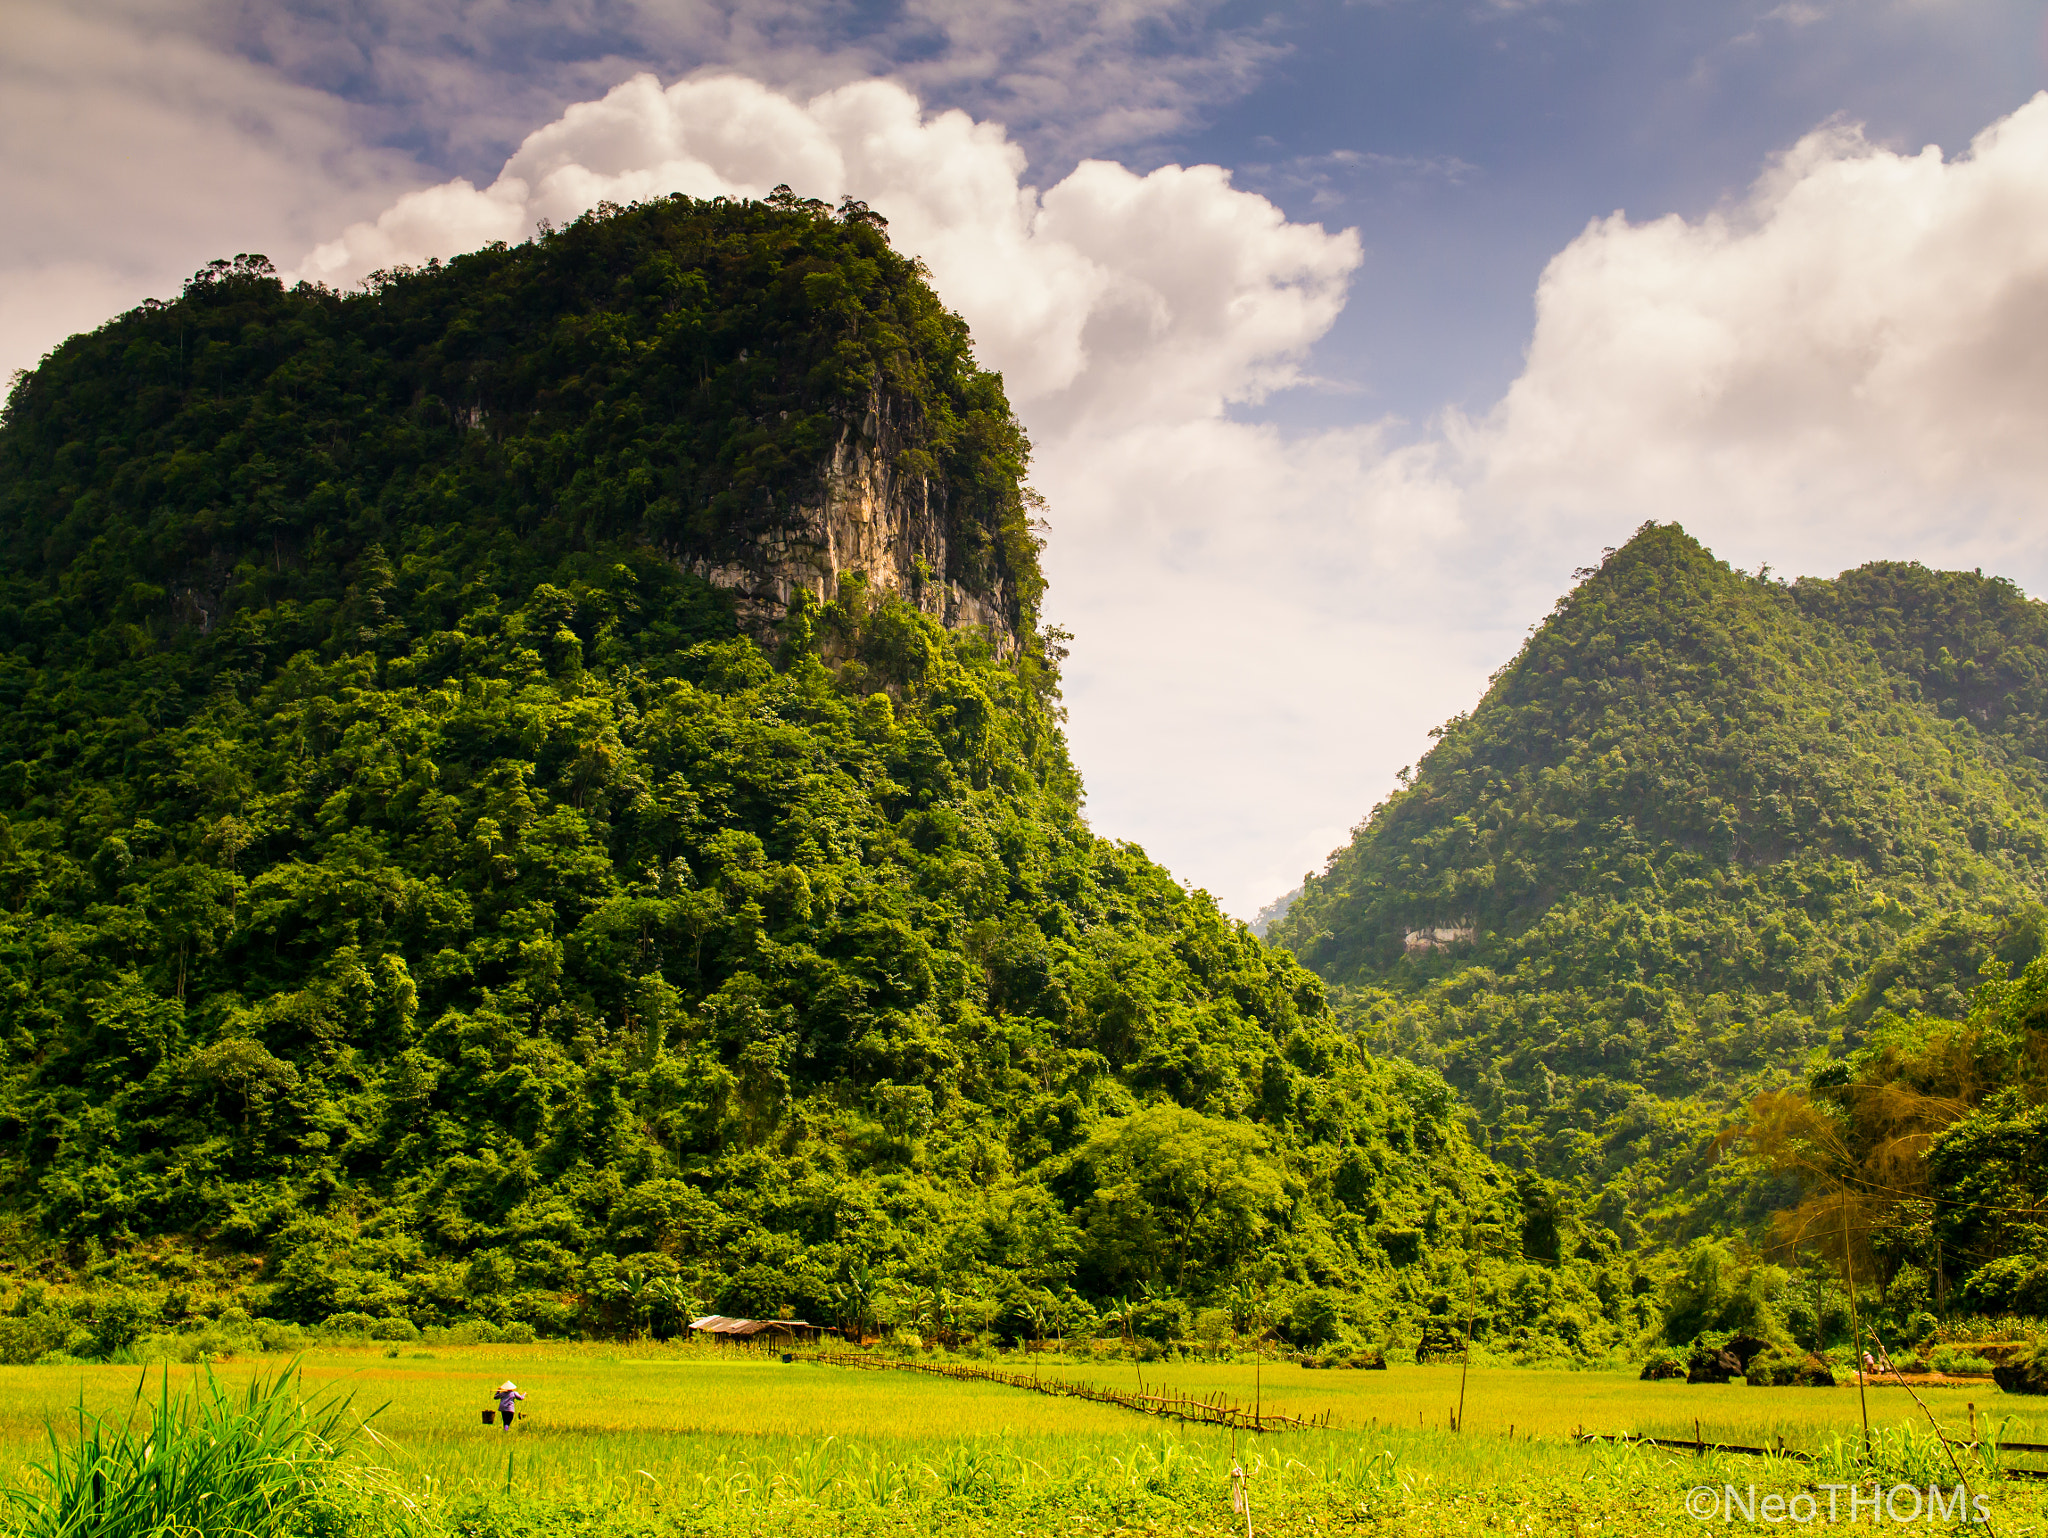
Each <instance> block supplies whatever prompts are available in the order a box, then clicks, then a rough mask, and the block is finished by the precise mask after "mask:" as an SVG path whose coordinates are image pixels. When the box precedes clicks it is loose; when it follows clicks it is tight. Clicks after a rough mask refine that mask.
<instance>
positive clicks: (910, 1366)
mask: <svg viewBox="0 0 2048 1538" xmlns="http://www.w3.org/2000/svg"><path fill="white" fill-rule="evenodd" d="M815 1360H817V1361H820V1362H825V1363H828V1364H829V1365H831V1366H834V1367H854V1368H859V1369H861V1370H862V1371H866V1372H922V1373H929V1374H931V1375H932V1376H933V1377H935V1378H958V1379H960V1380H961V1381H963V1382H967V1383H1000V1384H1003V1385H1004V1386H1005V1387H1008V1388H1022V1389H1030V1390H1031V1391H1032V1392H1033V1393H1038V1394H1051V1395H1053V1396H1054V1397H1055V1398H1059V1399H1085V1400H1087V1401H1088V1402H1089V1403H1090V1404H1113V1405H1117V1406H1120V1407H1121V1408H1123V1409H1126V1410H1135V1411H1137V1412H1138V1413H1139V1414H1141V1415H1163V1416H1166V1417H1168V1418H1170V1419H1172V1420H1180V1421H1188V1422H1191V1423H1193V1424H1195V1425H1198V1426H1222V1427H1225V1428H1226V1429H1228V1430H1231V1431H1322V1430H1327V1429H1328V1428H1329V1424H1330V1412H1329V1411H1327V1410H1325V1411H1324V1412H1323V1413H1322V1414H1321V1415H1320V1416H1314V1417H1311V1418H1309V1419H1303V1418H1302V1417H1300V1416H1297V1415H1274V1414H1270V1413H1265V1412H1263V1411H1261V1410H1256V1409H1253V1408H1252V1407H1250V1406H1247V1405H1241V1404H1234V1403H1232V1402H1231V1401H1230V1400H1228V1399H1226V1398H1224V1397H1223V1395H1222V1394H1220V1393H1218V1394H1214V1395H1212V1396H1210V1397H1208V1398H1206V1399H1202V1398H1196V1397H1195V1396H1193V1395H1189V1394H1167V1393H1159V1394H1133V1393H1126V1392H1125V1391H1124V1390H1122V1389H1113V1388H1100V1387H1098V1386H1096V1385H1095V1384H1092V1383H1078V1382H1075V1381H1073V1380H1071V1379H1067V1378H1042V1377H1040V1376H1039V1375H1038V1374H1036V1373H1024V1372H1001V1371H998V1370H997V1369H995V1368H993V1367H962V1366H956V1365H954V1364H952V1363H945V1362H902V1361H896V1360H893V1359H891V1358H889V1357H881V1356H868V1355H865V1354H856V1353H853V1352H844V1351H841V1352H820V1353H818V1355H817V1357H816V1358H815Z"/></svg>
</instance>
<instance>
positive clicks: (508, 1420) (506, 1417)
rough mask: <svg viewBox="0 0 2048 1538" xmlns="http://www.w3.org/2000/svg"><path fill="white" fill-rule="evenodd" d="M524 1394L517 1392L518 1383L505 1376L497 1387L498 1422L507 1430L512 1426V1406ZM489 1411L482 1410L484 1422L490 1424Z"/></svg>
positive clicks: (522, 1397)
mask: <svg viewBox="0 0 2048 1538" xmlns="http://www.w3.org/2000/svg"><path fill="white" fill-rule="evenodd" d="M525 1397H526V1396H525V1395H524V1394H522V1393H520V1392H519V1385H518V1384H516V1383H514V1382H513V1381H512V1380H511V1379H510V1378H507V1379H506V1380H505V1381H504V1382H503V1383H500V1384H499V1385H498V1388H497V1400H498V1422H499V1424H500V1425H502V1426H503V1427H505V1428H506V1429H507V1430H510V1429H511V1426H512V1407H513V1406H514V1405H515V1404H517V1403H519V1401H520V1400H522V1399H524V1398H525ZM490 1419H491V1412H490V1411H489V1410H486V1411H484V1423H485V1424H486V1425H489V1424H490Z"/></svg>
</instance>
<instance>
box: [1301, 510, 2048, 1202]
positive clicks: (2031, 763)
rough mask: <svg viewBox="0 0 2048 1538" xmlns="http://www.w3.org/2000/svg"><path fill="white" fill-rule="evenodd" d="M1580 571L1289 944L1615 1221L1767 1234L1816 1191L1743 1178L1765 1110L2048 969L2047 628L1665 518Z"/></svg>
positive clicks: (1311, 899) (1950, 578) (1886, 569)
mask: <svg viewBox="0 0 2048 1538" xmlns="http://www.w3.org/2000/svg"><path fill="white" fill-rule="evenodd" d="M1581 578H1582V580H1581V581H1580V582H1579V584H1578V585H1577V586H1576V587H1575V588H1574V589H1573V590H1572V591H1571V592H1569V593H1568V594H1566V595H1565V596H1564V597H1563V598H1562V599H1560V600H1559V602H1558V604H1557V606H1556V609H1555V610H1554V612H1553V613H1552V614H1551V616H1550V617H1549V618H1548V620H1547V621H1546V622H1545V623H1544V624H1543V625H1542V626H1541V627H1540V628H1539V629H1538V631H1537V632H1536V633H1535V634H1534V635H1533V636H1532V637H1531V639H1530V640H1529V642H1528V643H1527V645H1526V646H1525V647H1524V648H1523V650H1522V651H1521V653H1520V655H1518V656H1517V657H1516V658H1515V659H1514V660H1513V662H1511V663H1510V664H1509V665H1508V666H1507V667H1506V668H1504V669H1503V670H1502V671H1501V672H1500V673H1499V674H1498V675H1496V677H1495V679H1494V682H1493V686H1492V687H1491V689H1489V691H1488V692H1487V694H1486V697H1485V698H1484V699H1483V700H1482V701H1481V702H1480V703H1479V705H1478V706H1477V707H1476V708H1475V709H1474V710H1473V711H1472V713H1471V714H1470V715H1469V716H1461V717H1458V718H1457V719H1455V720H1453V721H1451V722H1450V723H1448V724H1447V725H1446V726H1445V727H1444V728H1443V729H1442V730H1441V731H1440V732H1439V733H1438V734H1437V735H1438V739H1439V740H1438V742H1437V744H1436V746H1435V747H1434V748H1433V749H1432V750H1431V751H1430V753H1429V754H1428V755H1427V756H1426V757H1425V758H1424V759H1423V760H1422V762H1421V763H1420V764H1419V765H1417V766H1416V768H1415V771H1414V773H1413V777H1412V780H1411V781H1410V782H1409V783H1408V784H1407V785H1406V786H1405V787H1404V788H1403V789H1402V790H1401V791H1400V792H1399V793H1397V794H1396V795H1395V796H1393V797H1391V798H1390V799H1389V800H1388V801H1387V802H1386V803H1385V804H1384V805H1382V806H1380V807H1377V808H1375V809H1374V811H1373V813H1372V815H1371V817H1370V818H1368V820H1367V821H1366V822H1365V823H1364V824H1363V825H1362V826H1361V827H1360V828H1359V829H1358V831H1357V833H1356V834H1355V836H1354V837H1353V839H1352V841H1351V843H1350V844H1349V845H1347V846H1346V847H1345V848H1343V849H1341V850H1339V851H1337V852H1336V853H1335V854H1334V855H1333V856H1332V857H1331V859H1330V862H1329V864H1328V867H1327V869H1326V870H1325V871H1324V872H1323V873H1321V874H1320V875H1317V876H1315V877H1314V878H1313V879H1311V880H1310V882H1309V883H1308V885H1307V888H1306V890H1305V891H1304V892H1303V893H1302V894H1301V896H1300V897H1299V898H1298V899H1297V900H1296V901H1295V902H1294V904H1293V905H1292V906H1291V908H1290V909H1289V910H1288V911H1287V913H1286V915H1285V916H1284V917H1283V918H1282V919H1281V920H1280V921H1279V922H1278V923H1276V924H1275V926H1274V928H1273V932H1272V939H1273V940H1274V942H1275V943H1276V944H1279V945H1282V946H1286V947H1290V948H1291V949H1292V950H1293V951H1294V952H1295V954H1297V955H1298V956H1299V957H1300V958H1301V959H1302V960H1303V961H1305V962H1306V963H1307V964H1308V965H1309V966H1310V967H1312V968H1313V969H1314V970H1315V971H1316V972H1318V973H1319V974H1320V975H1321V976H1322V977H1324V978H1325V979H1326V980H1327V981H1329V982H1331V983H1332V984H1334V985H1335V986H1336V988H1337V990H1338V994H1339V996H1340V999H1341V1001H1342V1003H1343V1004H1344V1005H1345V1006H1346V1007H1347V1008H1348V1009H1350V1010H1351V1011H1353V1012H1354V1013H1355V1015H1356V1016H1357V1019H1358V1021H1359V1024H1360V1026H1361V1028H1362V1030H1363V1031H1364V1033H1365V1036H1366V1038H1367V1039H1368V1040H1370V1041H1372V1042H1374V1043H1376V1044H1378V1045H1379V1046H1381V1047H1382V1048H1388V1049H1392V1050H1395V1051H1398V1052H1400V1053H1401V1054H1403V1055H1406V1056H1408V1057H1410V1058H1411V1059H1413V1060H1415V1061H1417V1062H1420V1063H1426V1064H1432V1065H1437V1066H1440V1067H1441V1068H1442V1069H1443V1071H1444V1072H1445V1073H1446V1075H1447V1076H1448V1077H1449V1078H1450V1079H1451V1081H1452V1082H1453V1083H1454V1084H1456V1085H1457V1086H1458V1087H1459V1088H1460V1089H1462V1090H1463V1091H1464V1092H1465V1093H1466V1094H1468V1095H1469V1096H1470V1097H1471V1099H1472V1101H1473V1103H1474V1106H1475V1107H1476V1109H1477V1112H1478V1117H1479V1121H1480V1123H1481V1124H1483V1126H1484V1127H1485V1128H1486V1129H1487V1130H1486V1138H1487V1141H1488V1143H1489V1145H1490V1147H1491V1148H1492V1149H1493V1150H1494V1151H1495V1152H1497V1153H1498V1154H1500V1155H1502V1156H1503V1157H1505V1158H1507V1159H1509V1160H1510V1161H1511V1162H1515V1163H1521V1164H1527V1165H1529V1166H1532V1167H1535V1168H1540V1169H1543V1170H1546V1171H1549V1172H1551V1173H1553V1174H1556V1175H1559V1176H1563V1177H1568V1178H1572V1179H1574V1180H1576V1181H1577V1182H1578V1183H1579V1185H1580V1188H1581V1191H1582V1193H1583V1194H1584V1196H1585V1197H1586V1198H1587V1199H1588V1200H1589V1201H1592V1200H1594V1199H1596V1198H1597V1210H1599V1211H1601V1212H1602V1213H1603V1215H1604V1216H1605V1217H1606V1219H1607V1220H1608V1221H1609V1222H1611V1223H1614V1224H1615V1225H1616V1226H1617V1227H1619V1228H1621V1229H1622V1230H1623V1231H1625V1232H1626V1231H1629V1230H1630V1228H1631V1224H1647V1225H1649V1226H1651V1227H1652V1228H1654V1229H1661V1230H1662V1231H1664V1232H1684V1231H1686V1230H1687V1229H1688V1228H1693V1229H1695V1231H1696V1229H1697V1226H1698V1225H1699V1224H1701V1223H1703V1222H1705V1221H1707V1220H1709V1219H1716V1220H1721V1221H1733V1222H1746V1221H1749V1220H1753V1219H1755V1218H1757V1217H1759V1216H1761V1214H1762V1213H1763V1211H1764V1210H1765V1209H1766V1208H1767V1207H1768V1206H1770V1205H1772V1204H1774V1203H1776V1202H1779V1201H1783V1200H1787V1199H1789V1188H1788V1187H1787V1186H1786V1185H1785V1184H1784V1183H1783V1182H1780V1183H1778V1184H1777V1185H1776V1186H1773V1185H1771V1184H1769V1183H1766V1184H1764V1185H1757V1184H1755V1183H1754V1182H1752V1181H1751V1180H1750V1178H1749V1177H1748V1175H1747V1174H1746V1173H1745V1172H1744V1171H1743V1170H1742V1169H1741V1168H1740V1167H1739V1166H1737V1165H1735V1164H1733V1163H1728V1162H1723V1161H1721V1160H1720V1159H1719V1158H1718V1155H1717V1152H1716V1146H1715V1143H1714V1140H1713V1135H1714V1134H1715V1133H1716V1132H1718V1131H1719V1130H1720V1129H1721V1128H1722V1127H1723V1126H1725V1125H1726V1124H1727V1123H1728V1121H1729V1119H1730V1117H1731V1116H1732V1115H1734V1114H1735V1112H1736V1111H1737V1110H1738V1109H1739V1108H1740V1107H1741V1105H1742V1104H1743V1103H1744V1101H1745V1100H1746V1099H1747V1098H1748V1097H1749V1096H1750V1095H1751V1094H1753V1093H1755V1092H1757V1091H1758V1090H1761V1089H1766V1088H1777V1087H1780V1086H1782V1085H1784V1084H1786V1083H1787V1082H1789V1081H1791V1080H1792V1079H1794V1078H1796V1077H1801V1076H1803V1075H1804V1074H1805V1073H1806V1072H1807V1070H1808V1068H1809V1066H1810V1065H1811V1064H1812V1063H1814V1062H1817V1061H1820V1060H1822V1059H1825V1058H1828V1057H1830V1056H1839V1055H1840V1054H1841V1053H1842V1052H1843V1051H1845V1050H1848V1049H1850V1048H1854V1047H1858V1046H1860V1045H1861V1044H1862V1043H1863V1041H1864V1039H1865V1036H1866V1034H1867V1032H1868V1030H1869V1029H1870V1027H1871V1023H1872V1021H1873V1020H1877V1019H1880V1018H1889V1016H1887V1015H1886V1014H1885V1012H1886V1011H1909V1010H1913V1009H1922V1010H1926V1011H1929V1012H1931V1013H1936V1014H1952V1013H1960V1012H1961V1011H1963V1010H1964V1009H1966V1008H1967V1001H1968V999H1969V996H1970V991H1971V989H1972V988H1973V987H1974V986H1975V985H1976V983H1977V981H1978V972H1979V969H1980V967H1981V966H1982V965H1983V964H1984V963H1985V962H1986V961H1987V960H1990V959H1992V958H1993V957H1994V956H1996V957H1998V958H2000V959H2002V961H2003V962H2004V963H2005V964H2007V965H2010V966H2013V967H2016V968H2017V967H2022V966H2024V965H2025V964H2026V963H2027V962H2028V961H2030V960H2031V959H2032V957H2033V956H2034V955H2035V954H2036V952H2037V951H2038V950H2039V947H2040V940H2041V934H2042V926H2041V922H2040V914H2039V912H2038V909H2037V907H2036V906H2035V905H2036V904H2037V902H2038V899H2039V897H2040V895H2041V893H2042V891H2043V887H2044V882H2048V802H2044V799H2043V791H2044V787H2048V768H2044V765H2043V762H2042V759H2041V756H2040V755H2041V754H2042V753H2043V751H2044V743H2048V737H2044V733H2043V725H2042V722H2043V716H2044V714H2048V706H2044V701H2043V694H2044V679H2048V644H2044V642H2048V621H2044V616H2048V610H2044V608H2043V606H2042V605H2040V604H2038V603H2034V602H2031V601H2029V600H2027V599H2026V598H2024V597H2023V596H2022V595H2021V594H2020V593H2019V592H2018V591H2017V590H2016V589H2015V588H2014V587H2013V586H2012V585H2011V584H2010V583H2007V582H2003V581H2000V580H1998V579H1994V578H1985V577H1982V576H1981V575H1977V574H1971V573H1952V572H1932V571H1928V570H1926V569H1924V568H1921V567H1918V566H1912V565H1898V564H1884V565H1874V566H1869V567H1865V568H1862V569H1860V570H1857V571H1853V572H1849V573H1847V574H1845V575H1844V576H1842V577H1840V578H1839V579H1836V580H1834V581H1813V580H1802V581H1800V582H1798V583H1794V584H1784V583H1780V582H1773V581H1770V580H1768V579H1767V577H1765V576H1751V575H1748V574H1745V573H1742V572H1739V571H1734V570H1731V569H1730V568H1729V567H1728V566H1726V565H1725V564H1723V563H1721V562H1718V561H1716V560H1715V559H1714V558H1713V557H1712V556H1711V555H1709V554H1708V553H1707V552H1706V551H1705V550H1703V549H1702V548H1701V547H1700V546H1699V545H1698V544H1697V543H1695V542H1694V541H1693V540H1692V539H1690V538H1688V537H1687V536H1686V535H1685V534H1684V532H1683V531H1682V530H1680V529H1678V528H1677V527H1675V526H1670V525H1666V526H1657V525H1654V524H1650V525H1645V526H1644V527H1643V529H1642V530H1640V531H1639V532H1638V534H1637V535H1636V537H1635V538H1634V539H1633V540H1631V541H1630V542H1629V543H1628V544H1627V545H1626V546H1625V547H1623V548H1622V549H1619V550H1616V551H1613V552H1611V553H1610V554H1609V555H1608V556H1607V558H1606V559H1605V560H1604V561H1603V562H1602V564H1601V565H1600V566H1599V568H1598V569H1597V570H1592V571H1588V572H1585V573H1582V574H1581Z"/></svg>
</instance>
